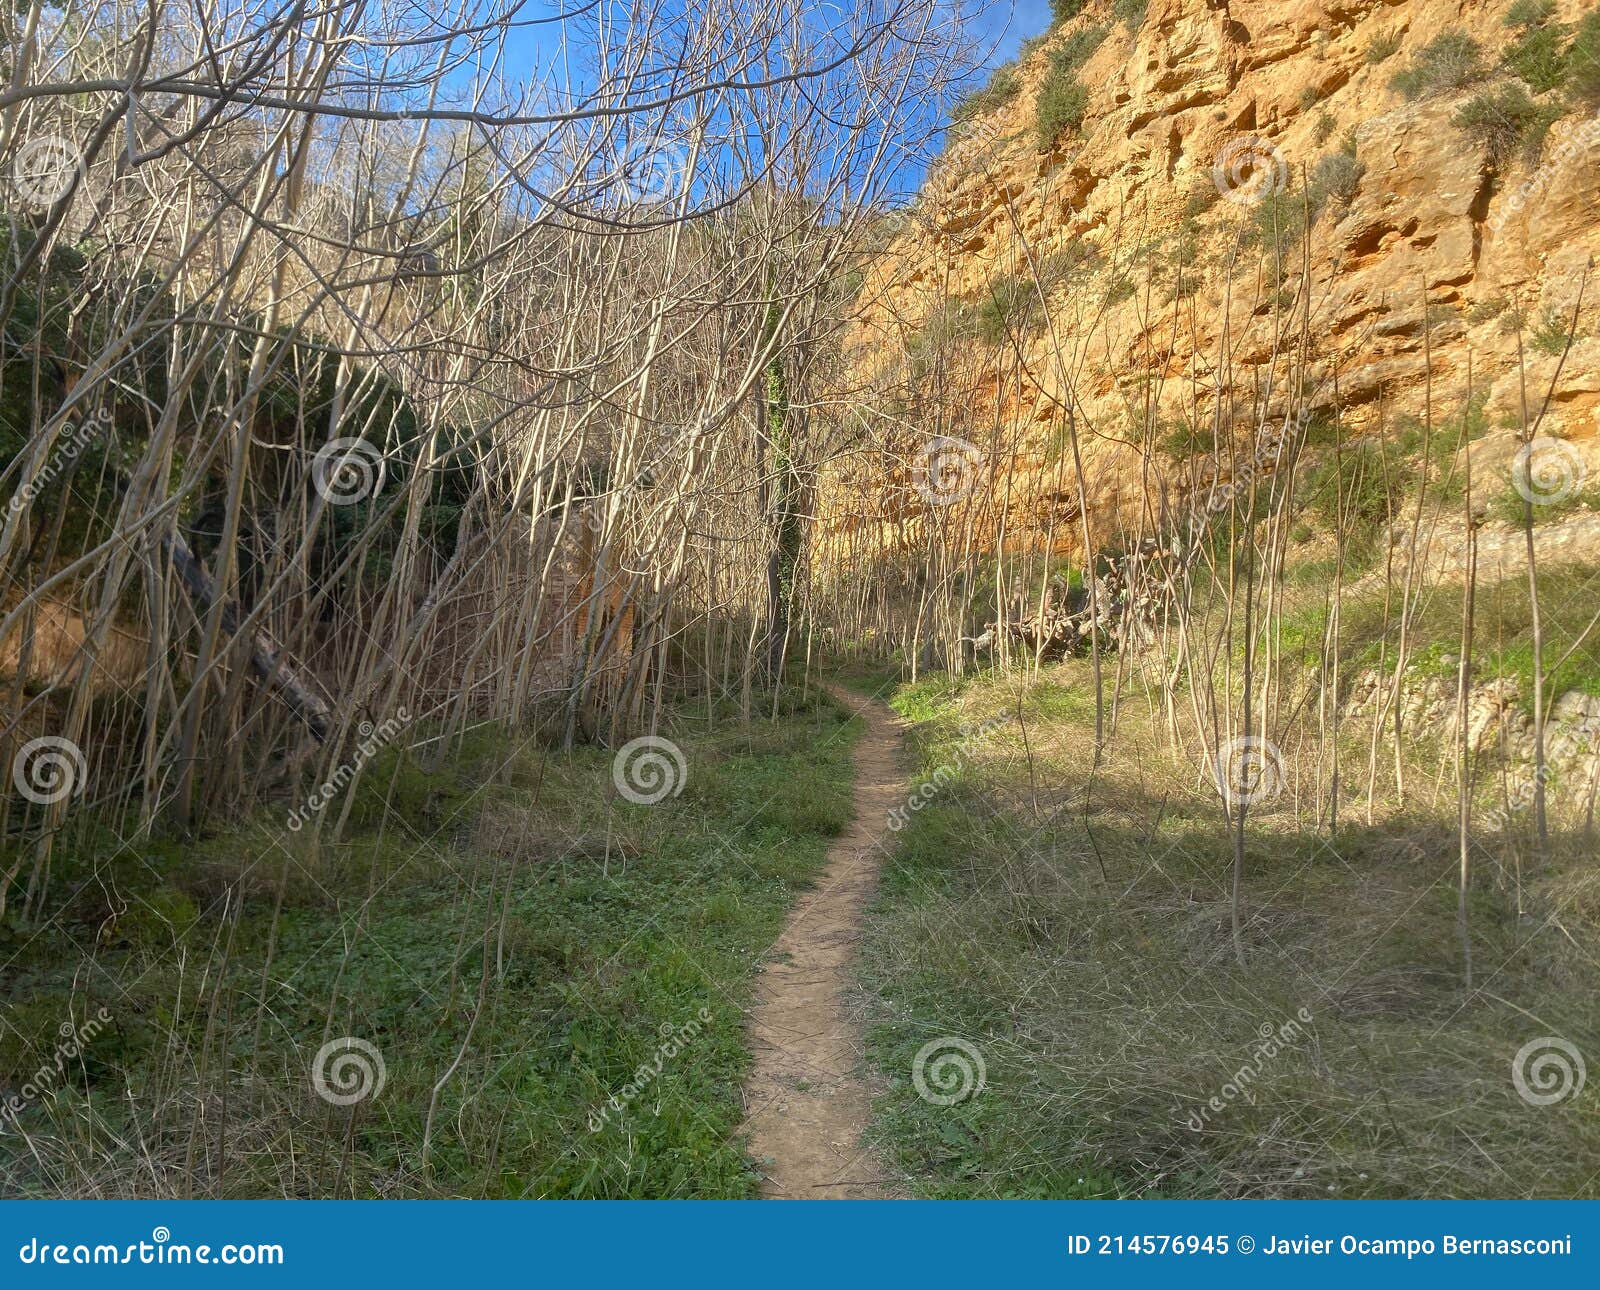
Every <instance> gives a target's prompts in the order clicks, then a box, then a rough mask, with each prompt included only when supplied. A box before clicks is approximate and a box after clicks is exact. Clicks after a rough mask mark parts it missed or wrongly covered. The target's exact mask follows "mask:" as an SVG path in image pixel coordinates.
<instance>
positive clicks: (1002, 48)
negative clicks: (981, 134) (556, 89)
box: [503, 0, 1050, 204]
mask: <svg viewBox="0 0 1600 1290" xmlns="http://www.w3.org/2000/svg"><path fill="white" fill-rule="evenodd" d="M592 2H593V0H524V2H523V3H522V4H521V5H520V7H519V8H518V9H517V10H516V18H515V21H516V23H517V26H516V28H515V30H513V32H512V33H511V34H510V36H509V38H508V44H507V48H508V50H509V51H510V52H511V58H510V60H509V61H508V62H507V64H506V65H505V66H504V67H503V73H504V74H505V75H506V76H507V77H508V79H510V80H512V81H523V80H533V81H537V80H538V79H540V73H541V71H542V70H543V69H547V68H548V67H549V66H550V65H551V63H552V61H555V60H558V59H559V57H560V49H561V41H562V36H563V35H566V36H567V37H568V38H569V39H573V40H575V41H576V42H578V46H579V47H581V43H582V41H583V40H584V38H585V33H586V31H587V30H588V29H589V27H588V23H589V21H592V12H593V9H592ZM610 2H611V0H598V3H600V4H607V3H610ZM834 3H845V4H848V3H849V0H834ZM944 3H945V4H946V5H947V6H948V8H949V10H950V11H951V13H952V14H954V13H956V12H959V13H960V14H961V15H962V16H963V36H964V43H965V44H966V45H967V46H968V47H969V48H970V53H971V56H972V57H973V59H974V60H975V61H976V62H977V63H978V66H977V67H976V68H975V69H974V71H973V73H972V75H971V76H970V78H969V79H968V83H967V86H966V88H974V87H976V86H979V85H982V84H984V83H985V82H986V81H987V80H988V78H989V75H990V73H991V72H992V71H993V69H994V68H995V67H997V66H999V65H1000V64H1001V63H1003V62H1006V61H1007V60H1008V59H1011V58H1014V57H1016V54H1017V49H1018V47H1019V46H1020V45H1021V43H1022V42H1023V40H1025V39H1026V38H1028V37H1029V36H1035V35H1038V34H1039V33H1040V32H1042V31H1043V30H1044V29H1045V28H1046V27H1048V26H1049V25H1050V3H1049V0H989V2H988V3H985V0H944ZM829 8H830V6H829V5H827V4H821V3H819V4H818V5H817V9H816V12H817V13H818V15H825V14H827V13H828V12H829ZM563 10H565V11H568V12H576V13H579V14H583V15H585V16H584V17H581V18H579V19H578V21H577V22H575V23H568V22H564V21H562V20H561V18H560V15H561V13H562V12H563ZM666 12H668V13H669V14H670V13H671V10H670V8H669V9H668V10H667V11H666ZM575 52H576V49H575ZM519 63H520V64H521V66H520V67H519V66H518V64H519ZM950 107H951V101H946V102H943V103H939V102H934V101H932V100H931V99H930V101H928V102H927V103H925V104H922V105H919V108H920V109H921V110H918V111H915V112H913V114H912V117H911V120H910V121H908V122H907V125H908V126H909V127H910V129H909V134H908V136H907V137H906V138H905V139H904V140H903V142H902V146H901V147H900V148H897V149H896V150H895V151H896V153H897V154H898V155H897V159H896V161H895V163H894V164H893V166H892V168H891V169H892V173H893V181H892V187H893V188H894V190H895V193H894V195H893V197H892V198H891V200H892V201H893V202H894V203H895V204H899V203H901V202H904V201H907V200H909V199H910V197H911V196H912V195H913V194H914V193H915V191H916V189H917V188H918V187H920V185H921V182H922V177H923V172H924V170H925V169H926V166H927V163H928V162H929V161H931V160H932V158H933V156H935V155H936V154H937V153H938V151H939V150H940V148H941V147H942V146H943V127H944V124H945V122H946V120H947V117H948V112H949V109H950Z"/></svg>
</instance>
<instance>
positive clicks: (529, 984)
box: [0, 693, 855, 1197]
mask: <svg viewBox="0 0 1600 1290" xmlns="http://www.w3.org/2000/svg"><path fill="white" fill-rule="evenodd" d="M768 702H769V703H770V696H768ZM781 707H782V717H781V720H780V721H779V723H778V724H776V725H774V724H769V723H767V722H764V721H763V722H758V723H757V724H755V725H754V727H753V728H752V729H750V730H748V731H743V730H741V729H740V728H739V727H738V725H737V722H736V721H735V720H734V715H735V714H734V713H733V712H732V711H730V710H729V709H728V708H727V707H726V706H723V707H721V708H719V709H718V711H717V712H716V714H715V715H716V720H715V721H714V722H713V723H712V724H710V725H709V726H708V724H707V721H706V709H705V705H704V703H703V702H701V703H698V704H690V705H687V706H685V707H684V708H682V709H681V710H679V711H678V713H677V714H676V716H675V717H674V718H673V719H672V720H671V721H669V722H668V723H667V724H666V725H665V726H664V727H663V730H662V733H663V734H665V735H667V736H669V737H671V738H672V739H673V740H674V741H675V742H677V743H678V744H679V746H680V747H681V748H682V750H683V754H684V758H685V761H686V764H687V766H688V777H687V780H686V784H685V787H684V790H683V793H682V795H681V796H679V797H669V798H668V799H666V800H665V801H663V802H661V803H660V804H658V805H655V806H646V805H634V804H631V803H629V802H626V801H623V800H621V799H619V798H617V797H616V795H615V794H614V792H613V791H612V787H611V762H612V754H611V753H610V752H608V751H606V750H604V749H599V748H584V749H579V750H577V751H576V752H573V753H571V754H561V753H558V752H554V751H548V750H546V749H544V748H542V747H540V746H539V745H537V744H529V745H525V746H519V744H518V742H517V741H514V740H512V739H510V738H509V737H508V736H507V735H506V734H505V733H503V732H496V731H494V730H487V729H486V730H480V731H479V732H477V734H476V735H475V736H474V737H473V738H472V739H470V740H468V741H466V742H465V743H464V744H462V745H460V746H458V747H453V748H452V749H451V751H450V755H449V756H448V757H447V759H446V760H445V762H444V763H443V765H442V766H441V767H440V768H439V769H437V770H435V771H434V772H432V773H429V772H428V771H426V770H424V769H423V768H422V767H420V766H419V765H417V764H416V763H414V762H413V761H411V760H410V759H409V758H406V759H400V758H399V757H398V756H396V757H393V758H391V759H390V760H389V761H388V763H387V764H384V765H381V766H379V767H377V768H376V773H374V774H372V775H371V777H370V779H369V781H368V784H367V785H366V786H364V787H363V789H362V790H361V792H362V794H363V803H362V804H361V805H360V807H359V809H358V812H357V819H358V823H357V827H355V829H354V830H353V831H352V833H351V836H350V837H349V839H348V840H347V841H344V842H342V843H340V844H338V845H336V846H326V847H325V848H324V849H323V852H322V854H321V855H320V856H319V857H317V858H315V859H314V860H313V859H312V858H311V857H310V856H309V855H308V854H307V853H306V852H305V851H304V850H303V844H304V838H305V835H304V834H301V835H299V836H297V837H291V836H289V835H286V834H285V833H284V831H283V829H282V826H281V820H279V819H276V818H275V819H271V820H268V819H259V820H255V821H252V822H251V823H250V824H249V825H248V826H243V827H241V828H239V829H238V830H236V831H234V832H231V833H229V834H227V835H220V836H217V837H213V838H210V839H207V840H205V841H202V842H197V843H190V844H178V843H171V842H168V843H161V844H151V845H141V846H140V847H139V848H138V849H137V854H132V853H130V852H129V851H128V850H127V849H121V850H119V849H118V847H117V845H116V840H115V839H114V838H111V837H109V836H107V837H103V838H99V839H95V838H90V837H80V838H78V839H77V840H76V846H75V847H74V848H73V849H72V850H70V851H69V850H68V849H66V848H65V847H61V848H58V854H57V856H56V859H55V866H56V868H55V874H54V879H55V888H56V890H58V891H60V892H62V893H63V895H64V897H68V893H70V896H69V897H68V898H65V899H64V901H63V902H62V903H61V905H60V907H59V908H58V909H57V910H56V911H55V912H56V913H57V915H58V916H57V917H56V919H55V920H54V921H53V922H51V923H49V924H47V925H42V926H22V925H19V924H18V923H17V921H16V919H15V916H14V915H11V916H10V917H11V919H12V921H11V922H10V923H9V924H8V925H7V926H6V927H5V928H4V929H0V949H3V950H4V955H5V958H6V959H9V960H11V962H10V964H9V966H8V967H7V968H6V969H5V975H4V981H3V986H0V989H3V992H4V995H5V997H6V999H7V1000H8V1004H7V1008H6V1011H5V1014H4V1021H5V1026H4V1028H3V1038H0V1083H5V1084H6V1085H7V1086H11V1085H12V1083H13V1081H17V1080H19V1079H20V1078H25V1072H26V1071H28V1070H31V1069H34V1068H35V1067H36V1066H37V1065H38V1064H39V1062H40V1061H42V1060H47V1059H48V1057H49V1054H50V1052H51V1051H52V1049H53V1045H54V1044H55V1042H56V1040H55V1034H56V1028H57V1024H58V1023H59V1022H60V1021H61V1020H63V1019H64V1018H67V1017H69V1016H76V1017H83V1016H86V1015H90V1014H92V1013H93V1012H94V1010H95V1008H97V1007H99V1006H105V1007H108V1008H109V1009H110V1010H111V1012H112V1013H113V1015H114V1022H113V1025H112V1027H111V1029H110V1030H108V1031H107V1032H106V1033H105V1034H103V1035H102V1036H100V1037H98V1038H97V1039H96V1040H95V1041H94V1043H93V1044H92V1045H91V1046H90V1047H89V1049H88V1050H87V1054H86V1058H85V1061H84V1062H83V1063H81V1064H80V1065H79V1066H78V1067H76V1068H71V1069H69V1076H68V1078H67V1080H66V1081H65V1083H66V1086H67V1087H66V1089H65V1091H64V1092H63V1093H62V1094H61V1095H60V1096H59V1097H57V1098H56V1099H55V1100H54V1101H53V1102H50V1103H47V1104H42V1105H38V1106H35V1107H33V1108H31V1109H30V1110H29V1111H28V1112H27V1113H25V1114H24V1117H23V1125H24V1127H25V1128H27V1129H28V1130H29V1132H30V1133H31V1134H32V1135H33V1137H34V1144H35V1147H36V1149H40V1155H39V1156H35V1155H33V1154H31V1153H30V1152H29V1151H28V1149H27V1148H26V1147H25V1146H23V1143H22V1140H21V1139H20V1138H19V1137H18V1136H16V1135H14V1134H13V1135H7V1136H5V1137H4V1138H0V1177H4V1179H5V1184H4V1186H5V1190H6V1191H7V1192H8V1193H10V1194H19V1193H20V1194H41V1193H67V1194H76V1193H82V1192H85V1191H90V1190H95V1191H98V1192H101V1193H103V1194H110V1195H125V1194H132V1193H137V1194H140V1195H147V1196H148V1195H152V1194H154V1195H166V1194H172V1193H174V1192H178V1193H182V1192H183V1191H185V1190H186V1188H187V1187H188V1186H189V1184H188V1182H187V1181H186V1179H187V1177H188V1172H187V1171H188V1168H189V1166H188V1164H187V1163H186V1162H197V1168H198V1173H197V1174H196V1175H195V1178H196V1181H195V1183H194V1187H195V1188H196V1190H197V1191H198V1193H199V1194H202V1195H216V1196H229V1197H248V1196H274V1195H290V1196H337V1195H345V1196H357V1197H372V1196H377V1195H386V1196H438V1195H445V1196H473V1197H524V1196H527V1197H534V1196H589V1197H641V1196H734V1197H737V1196H747V1195H751V1194H752V1193H753V1189H754V1185H755V1178H754V1175H753V1173H752V1171H751V1170H750V1168H749V1166H748V1164H747V1161H746V1159H745V1157H744V1155H743V1152H742V1149H741V1145H740V1141H739V1138H738V1136H737V1130H738V1128H739V1125H740V1122H741V1119H742V1101H741V1097H740V1092H739V1086H740V1081H741V1078H742V1076H743V1074H744V1072H745V1070H746V1068H747V1065H748V1060H749V1059H748V1054H747V1052H746V1049H745V1046H744V1039H743V1024H744V1016H743V1011H742V1005H743V1003H744V1002H745V1001H746V999H747V997H748V993H749V988H750V984H751V981H752V978H753V974H754V973H755V971H756V970H757V968H758V966H759V964H760V961H761V957H762V955H763V953H764V952H765V950H766V949H767V947H768V946H769V945H770V944H771V942H772V941H773V939H774V938H775V936H776V934H777V932H778V930H779V929H780V927H781V925H782V920H783V918H784V915H785V912H786V910H787V908H788V907H789V904H790V903H791V901H792V899H793V898H794V896H795V893H796V892H797V891H798V890H799V889H800V888H801V887H803V886H805V885H806V884H807V883H808V882H809V881H810V880H811V879H812V878H813V877H814V875H815V874H816V873H817V872H818V869H819V867H820V864H821V861H822V858H823V855H824V853H825V851H826V848H827V845H828V841H829V839H830V838H831V837H833V836H835V835H836V834H837V833H838V832H839V831H840V830H842V828H843V827H844V826H845V824H846V823H847V821H848V819H849V814H850V747H851V744H852V742H853V738H854V733H855V731H854V723H853V722H851V721H849V720H847V719H846V718H845V716H844V714H843V713H842V712H841V710H840V709H838V708H837V706H836V705H834V704H833V703H832V702H831V701H828V700H824V699H819V698H815V697H814V698H812V699H809V700H808V699H805V698H803V697H801V696H799V695H797V694H795V693H789V694H787V695H786V696H785V697H784V701H783V703H782V705H781ZM391 779H392V782H393V784H394V786H395V799H394V801H395V805H396V806H397V808H398V809H397V811H396V812H394V813H390V814H385V813H383V812H381V811H379V810H378V809H377V803H378V795H379V794H380V793H381V791H382V790H383V788H384V787H386V786H387V785H388V784H389V783H390V782H391ZM280 844H283V845H280ZM285 846H287V849H285ZM256 861H259V862H260V863H253V862H256ZM280 891H281V898H282V902H283V909H282V915H281V918H280V919H279V920H278V924H277V929H276V932H275V934H274V932H273V931H272V930H271V929H272V925H273V919H272V913H273V907H274V904H275V902H276V901H277V900H278V899H279V896H280ZM241 901H242V903H240V902H241ZM233 914H237V921H235V920H234V918H233V917H232V915H233ZM502 929H503V933H502ZM269 949H270V954H271V963H270V967H268V965H267V959H268V953H269ZM14 956H15V957H14ZM86 956H87V957H86ZM486 974H487V975H486ZM263 982H265V986H266V989H265V993H264V994H263V993H262V991H261V986H262V983H263ZM480 989H482V991H483V993H482V1005H481V1008H480V1005H479V999H480ZM702 1009H704V1010H706V1014H705V1015H709V1017H710V1021H709V1023H707V1024H705V1025H704V1027H703V1029H701V1028H700V1027H699V1026H696V1027H695V1028H694V1029H695V1030H697V1031H698V1033H697V1034H695V1035H694V1036H693V1037H692V1038H690V1039H688V1040H686V1041H685V1043H684V1044H683V1047H682V1051H681V1052H679V1053H677V1054H676V1055H675V1056H674V1057H672V1058H671V1059H670V1060H668V1061H665V1062H663V1063H662V1069H661V1072H660V1074H659V1076H653V1077H652V1078H651V1079H650V1080H649V1081H648V1082H647V1083H648V1086H647V1088H646V1089H645V1090H644V1092H643V1094H642V1095H641V1096H639V1097H637V1098H636V1099H634V1100H632V1101H631V1103H629V1104H626V1105H624V1106H622V1107H621V1109H614V1108H608V1099H609V1098H612V1097H618V1098H619V1101H622V1100H623V1099H622V1098H621V1096H620V1095H622V1094H623V1092H624V1090H625V1087H626V1086H627V1085H628V1084H629V1083H630V1081H632V1080H634V1078H635V1074H634V1073H635V1072H636V1071H637V1070H638V1068H639V1067H640V1064H641V1063H648V1062H651V1061H652V1060H653V1059H654V1058H655V1057H656V1056H657V1055H658V1054H659V1051H660V1047H661V1045H662V1044H663V1042H664V1040H663V1035H664V1032H665V1031H666V1030H668V1029H671V1028H679V1029H680V1030H681V1028H683V1027H684V1026H686V1025H688V1024H689V1023H691V1022H695V1021H696V1020H697V1018H699V1017H701V1016H702V1013H701V1010H702ZM475 1017H476V1020H474V1018H475ZM342 1035H353V1036H357V1037H360V1038H364V1039H366V1040H368V1041H369V1042H371V1043H373V1044H375V1045H376V1046H377V1047H378V1049H379V1050H380V1051H381V1053H382V1055H383V1058H384V1062H385V1065H386V1069H387V1085H386V1087H385V1088H384V1090H383V1092H382V1094H381V1096H379V1097H377V1098H376V1099H373V1100H371V1101H369V1102H365V1103H361V1104H358V1105H356V1106H355V1107H352V1108H348V1109H346V1108H339V1107H333V1106H329V1105H325V1104H324V1103H323V1102H322V1101H320V1100H319V1099H318V1098H317V1097H315V1096H314V1095H313V1093H312V1090H311V1086H310V1082H309V1069H310V1064H311V1062H312V1058H313V1054H315V1053H316V1051H317V1050H318V1048H319V1046H320V1045H321V1044H322V1043H323V1042H324V1040H325V1039H326V1038H328V1037H336V1036H342ZM458 1053H460V1054H464V1055H463V1057H462V1060H461V1063H460V1065H459V1067H457V1069H456V1070H455V1071H454V1073H453V1074H452V1075H451V1076H450V1077H449V1078H448V1080H445V1081H444V1084H443V1087H442V1090H441V1093H440V1101H439V1106H438V1111H437V1115H436V1117H435V1128H434V1135H433V1145H432V1158H431V1160H430V1162H429V1170H428V1172H426V1173H425V1172H424V1171H423V1169H422V1163H421V1160H420V1156H419V1149H420V1142H421V1138H422V1134H423V1125H424V1121H425V1118H426V1115H427V1109H428V1104H429V1099H430V1097H431V1095H432V1090H433V1087H434V1085H435V1083H436V1082H437V1081H440V1080H441V1079H443V1077H444V1076H445V1074H446V1072H447V1071H449V1069H450V1067H451V1064H452V1062H453V1061H454V1060H455V1059H456V1056H457V1054H458ZM197 1098H200V1099H203V1101H204V1103H205V1105H206V1106H207V1107H209V1108H210V1109H209V1110H207V1111H206V1113H205V1115H204V1116H203V1117H201V1118H200V1119H199V1120H197V1119H196V1118H195V1116H196V1110H197V1107H198V1106H199V1103H198V1102H197V1101H196V1099H197ZM602 1113H604V1114H603V1115H602ZM591 1116H593V1117H596V1119H597V1120H598V1121H599V1125H600V1127H599V1131H598V1132H591ZM197 1125H198V1132H197V1134H196V1135H195V1136H191V1130H192V1129H194V1128H195V1126H197ZM224 1129H225V1132H226V1139H225V1140H226V1144H227V1145H226V1148H224V1146H223V1142H224V1137H223V1134H224ZM130 1143H137V1144H138V1146H137V1148H136V1149H135V1148H134V1147H132V1146H129V1145H127V1144H130ZM41 1144H43V1145H42V1148H41Z"/></svg>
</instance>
